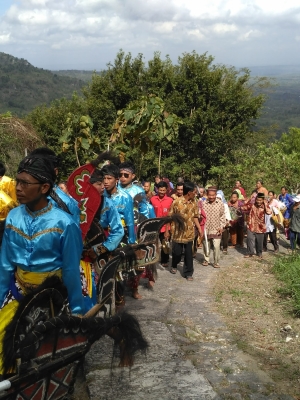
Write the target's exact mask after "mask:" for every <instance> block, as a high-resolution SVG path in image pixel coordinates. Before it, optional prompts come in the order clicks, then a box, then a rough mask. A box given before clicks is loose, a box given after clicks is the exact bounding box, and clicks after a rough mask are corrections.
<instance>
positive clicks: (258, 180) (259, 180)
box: [256, 179, 264, 185]
mask: <svg viewBox="0 0 300 400" xmlns="http://www.w3.org/2000/svg"><path fill="white" fill-rule="evenodd" d="M257 182H260V183H261V184H262V185H263V184H264V183H263V181H262V180H261V179H257V181H256V183H257Z"/></svg>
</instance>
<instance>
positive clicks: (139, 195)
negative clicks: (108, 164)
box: [119, 161, 149, 224]
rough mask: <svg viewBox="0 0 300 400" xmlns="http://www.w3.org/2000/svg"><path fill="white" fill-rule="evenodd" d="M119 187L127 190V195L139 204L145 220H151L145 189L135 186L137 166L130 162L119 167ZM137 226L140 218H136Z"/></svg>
mask: <svg viewBox="0 0 300 400" xmlns="http://www.w3.org/2000/svg"><path fill="white" fill-rule="evenodd" d="M119 168H120V174H119V186H120V187H121V189H123V190H125V192H126V193H128V194H130V196H131V197H132V199H133V201H134V204H133V205H134V207H135V203H137V209H138V213H139V214H141V215H143V216H144V217H145V218H149V208H148V206H147V200H146V195H145V191H144V189H143V188H142V187H141V186H139V185H136V184H134V183H133V182H134V180H135V179H136V175H135V166H134V164H133V163H132V162H130V161H125V162H123V163H121V164H120V165H119ZM134 222H135V224H137V223H138V217H135V221H134Z"/></svg>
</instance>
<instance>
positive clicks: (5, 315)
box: [0, 202, 84, 373]
mask: <svg viewBox="0 0 300 400" xmlns="http://www.w3.org/2000/svg"><path fill="white" fill-rule="evenodd" d="M81 251H82V239H81V233H80V229H79V228H78V226H77V225H76V224H75V223H74V222H73V221H72V219H71V218H70V217H69V216H68V215H67V214H66V213H65V212H64V211H62V210H60V209H58V208H55V207H53V205H52V204H51V203H50V202H49V204H48V206H47V207H46V208H44V209H42V210H39V211H36V212H32V211H30V210H29V209H28V208H27V207H26V206H25V205H21V206H19V207H16V208H15V209H13V210H11V211H10V213H9V214H8V216H7V219H6V227H5V232H4V237H3V242H2V248H1V258H0V268H1V273H0V303H1V305H2V304H3V302H4V300H6V301H7V295H8V294H9V293H10V300H11V301H10V302H8V303H7V304H6V303H5V304H6V305H5V306H4V307H3V308H2V310H1V311H0V353H1V346H2V340H3V335H4V329H5V327H6V326H7V325H8V323H9V322H10V321H11V319H12V318H13V316H14V313H15V311H16V310H17V307H18V301H17V300H18V299H20V297H21V294H20V293H19V291H18V289H17V287H16V284H15V282H17V283H18V285H19V287H20V288H21V289H22V292H23V293H26V290H27V288H28V287H29V288H30V287H33V286H37V285H39V284H41V283H42V282H43V281H44V280H45V279H46V278H47V277H48V276H50V275H53V274H55V275H58V276H59V277H61V278H62V281H63V283H64V285H65V286H66V287H67V291H68V299H69V304H70V308H71V311H72V313H74V314H83V313H84V304H83V297H82V292H81V282H80V275H79V270H78V265H79V262H80V256H81ZM1 305H0V306H1ZM0 373H1V359H0Z"/></svg>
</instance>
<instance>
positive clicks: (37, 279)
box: [15, 267, 62, 292]
mask: <svg viewBox="0 0 300 400" xmlns="http://www.w3.org/2000/svg"><path fill="white" fill-rule="evenodd" d="M53 275H56V276H58V277H59V278H62V270H61V269H58V270H57V271H50V272H30V271H24V270H23V269H21V268H20V267H18V268H17V272H16V274H15V277H16V279H17V281H18V283H19V285H20V286H21V289H22V290H23V291H24V292H26V291H27V289H30V288H32V287H34V286H38V285H41V284H42V283H43V282H44V280H45V279H46V278H48V277H49V276H53Z"/></svg>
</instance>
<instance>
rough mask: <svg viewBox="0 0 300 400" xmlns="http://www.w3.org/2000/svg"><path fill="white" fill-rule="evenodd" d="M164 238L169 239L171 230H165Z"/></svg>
mask: <svg viewBox="0 0 300 400" xmlns="http://www.w3.org/2000/svg"><path fill="white" fill-rule="evenodd" d="M164 238H165V239H166V240H168V239H169V238H170V232H169V231H165V234H164Z"/></svg>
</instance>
